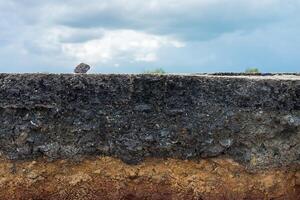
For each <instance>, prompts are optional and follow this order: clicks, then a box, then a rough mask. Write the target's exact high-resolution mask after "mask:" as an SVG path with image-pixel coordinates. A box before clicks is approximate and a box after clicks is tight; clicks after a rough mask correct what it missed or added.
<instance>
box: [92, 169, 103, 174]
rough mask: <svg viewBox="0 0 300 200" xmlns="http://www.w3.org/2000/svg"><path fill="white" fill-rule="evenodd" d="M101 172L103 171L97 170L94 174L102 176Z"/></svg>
mask: <svg viewBox="0 0 300 200" xmlns="http://www.w3.org/2000/svg"><path fill="white" fill-rule="evenodd" d="M101 172H102V170H101V169H97V170H95V171H94V172H93V173H94V174H101Z"/></svg>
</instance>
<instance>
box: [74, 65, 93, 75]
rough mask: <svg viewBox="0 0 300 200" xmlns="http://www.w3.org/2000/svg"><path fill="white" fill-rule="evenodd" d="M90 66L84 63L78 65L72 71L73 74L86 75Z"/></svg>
mask: <svg viewBox="0 0 300 200" xmlns="http://www.w3.org/2000/svg"><path fill="white" fill-rule="evenodd" d="M90 68H91V67H90V66H89V65H87V64H85V63H80V64H79V65H77V67H76V68H75V69H74V73H76V74H85V73H87V71H89V70H90Z"/></svg>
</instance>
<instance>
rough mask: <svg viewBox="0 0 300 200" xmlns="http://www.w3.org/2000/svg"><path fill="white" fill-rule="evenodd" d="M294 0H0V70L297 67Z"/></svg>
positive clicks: (299, 19)
mask: <svg viewBox="0 0 300 200" xmlns="http://www.w3.org/2000/svg"><path fill="white" fill-rule="evenodd" d="M299 11H300V0H182V1H179V0H147V1H142V0H89V1H83V0H64V1H62V0H42V1H41V0H0V72H56V73H60V72H63V73H67V72H72V69H73V67H74V66H75V65H76V64H78V63H80V62H85V63H88V64H90V65H92V66H93V68H92V70H91V72H102V73H139V72H143V71H144V70H150V69H154V68H160V67H161V68H163V69H165V71H167V72H173V73H178V72H218V71H233V72H239V71H244V70H245V69H246V68H248V67H258V68H259V69H260V70H261V71H262V72H300V12H299Z"/></svg>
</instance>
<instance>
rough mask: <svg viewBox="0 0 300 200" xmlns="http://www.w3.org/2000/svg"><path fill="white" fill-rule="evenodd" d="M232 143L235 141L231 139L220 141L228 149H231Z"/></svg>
mask: <svg viewBox="0 0 300 200" xmlns="http://www.w3.org/2000/svg"><path fill="white" fill-rule="evenodd" d="M232 142H233V140H232V139H230V138H228V139H223V140H220V141H219V143H220V145H222V146H223V147H226V148H228V147H230V146H231V145H232Z"/></svg>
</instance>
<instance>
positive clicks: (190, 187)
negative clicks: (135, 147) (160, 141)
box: [0, 157, 300, 200]
mask: <svg viewBox="0 0 300 200" xmlns="http://www.w3.org/2000/svg"><path fill="white" fill-rule="evenodd" d="M0 199H1V200H6V199H16V200H18V199H53V200H54V199H55V200H57V199H80V200H90V199H111V200H114V199H300V171H299V168H296V167H294V168H289V169H287V168H285V169H283V168H282V169H272V170H270V169H268V170H261V171H255V172H253V171H252V172H251V171H248V170H246V169H245V168H244V167H243V166H242V165H239V164H238V163H236V162H234V161H232V160H229V159H225V158H218V159H205V160H201V161H182V160H175V159H154V158H151V159H147V160H145V161H144V162H142V163H141V164H138V165H127V164H125V163H124V162H122V161H120V160H118V159H115V158H111V157H93V158H91V157H90V158H85V159H79V160H78V161H74V160H73V161H70V160H57V161H53V162H50V161H46V160H44V159H39V160H34V161H17V162H16V161H14V162H13V161H9V160H5V159H2V160H1V163H0Z"/></svg>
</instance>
